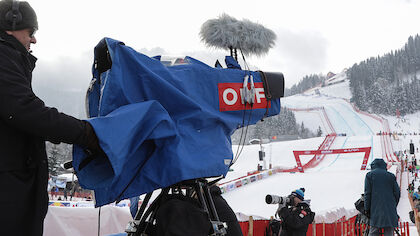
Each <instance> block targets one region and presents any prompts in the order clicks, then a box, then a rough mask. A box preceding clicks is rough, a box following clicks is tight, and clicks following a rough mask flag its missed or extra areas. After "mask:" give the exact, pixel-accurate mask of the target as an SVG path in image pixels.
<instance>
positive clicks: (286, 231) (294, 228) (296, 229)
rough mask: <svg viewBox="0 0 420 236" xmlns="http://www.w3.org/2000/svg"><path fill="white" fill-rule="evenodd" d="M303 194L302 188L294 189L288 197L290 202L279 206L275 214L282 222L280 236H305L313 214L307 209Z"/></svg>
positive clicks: (307, 205)
mask: <svg viewBox="0 0 420 236" xmlns="http://www.w3.org/2000/svg"><path fill="white" fill-rule="evenodd" d="M304 194H305V189H304V188H300V189H296V190H295V191H293V192H292V193H291V194H290V195H289V196H288V198H289V199H290V201H285V202H283V203H281V204H279V210H278V211H277V214H278V215H279V217H280V218H281V220H282V230H281V233H280V235H281V236H287V235H291V236H299V235H302V236H305V235H306V231H308V226H309V224H310V223H312V222H313V220H314V217H315V213H314V212H312V211H311V209H310V208H309V203H308V202H306V201H304Z"/></svg>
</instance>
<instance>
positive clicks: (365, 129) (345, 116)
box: [222, 72, 420, 221]
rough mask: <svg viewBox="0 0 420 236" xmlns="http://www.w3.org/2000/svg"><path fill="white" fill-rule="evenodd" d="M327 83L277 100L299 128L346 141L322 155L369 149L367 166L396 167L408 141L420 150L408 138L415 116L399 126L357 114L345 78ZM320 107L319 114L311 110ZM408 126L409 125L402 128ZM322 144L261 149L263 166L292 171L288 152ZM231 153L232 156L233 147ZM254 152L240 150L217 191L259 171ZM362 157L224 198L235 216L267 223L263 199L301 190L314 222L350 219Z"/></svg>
mask: <svg viewBox="0 0 420 236" xmlns="http://www.w3.org/2000/svg"><path fill="white" fill-rule="evenodd" d="M333 81H340V82H339V83H333ZM330 82H331V83H330V84H332V85H330V86H328V85H327V86H325V87H318V88H314V89H311V90H308V91H306V92H305V93H303V94H299V95H295V96H291V97H286V98H283V99H282V100H281V102H282V106H284V107H286V108H288V109H295V110H296V111H295V116H296V120H297V122H298V123H299V122H303V123H304V124H305V126H306V127H308V128H309V129H313V130H315V129H316V128H317V127H319V126H321V127H322V129H323V131H324V133H329V134H331V133H332V132H335V133H337V134H345V135H346V136H336V137H335V139H334V140H333V142H332V143H331V145H330V146H328V147H325V149H349V148H361V147H371V148H372V151H371V154H370V155H369V159H368V164H369V163H370V162H371V161H372V160H373V159H374V158H383V159H384V160H385V161H386V162H388V163H389V164H393V163H394V164H396V162H397V159H396V157H395V155H394V154H393V153H394V151H400V150H405V149H407V148H408V144H409V142H410V140H412V141H413V142H414V143H415V145H416V146H419V145H420V142H419V141H420V136H419V135H414V131H416V132H417V134H418V133H420V126H419V125H420V113H416V114H414V115H412V116H407V117H406V121H405V122H402V121H401V120H397V119H396V118H393V117H380V116H377V115H371V114H366V113H363V112H358V111H357V110H355V109H354V107H353V106H352V105H351V104H350V103H349V101H348V100H349V98H350V95H351V92H350V89H349V81H348V80H347V79H346V77H345V73H344V72H343V73H340V74H338V75H336V76H335V77H333V78H332V79H331V80H330ZM320 107H322V108H323V110H324V111H322V110H317V109H314V108H320ZM408 122H409V124H410V125H407V123H408ZM328 123H329V124H330V125H328ZM386 124H389V128H388V130H384V129H386V128H387V127H386ZM384 131H388V132H389V131H391V132H392V131H400V132H401V136H398V140H394V139H393V138H389V136H383V135H377V134H379V133H380V132H384ZM410 132H411V135H410ZM325 139H326V137H325V136H323V137H319V138H311V139H301V140H295V141H285V142H271V143H268V144H263V145H262V146H263V148H264V151H265V152H266V157H267V158H266V166H268V165H269V163H271V164H272V166H273V167H277V168H280V169H288V168H294V167H295V166H296V160H295V157H294V155H293V151H295V150H316V149H318V148H319V147H320V146H321V144H322V143H323V141H324V140H325ZM233 150H234V151H236V150H237V148H236V146H234V148H233ZM259 150H260V146H259V145H246V146H245V147H244V149H243V151H242V154H241V156H240V158H239V160H238V161H237V163H235V164H234V165H233V171H232V172H229V173H228V175H227V179H226V180H225V185H222V186H227V185H229V184H230V183H232V182H234V181H232V180H235V179H237V178H239V177H241V176H246V175H247V173H248V172H250V171H255V170H256V168H257V165H258V164H260V165H263V163H262V162H260V161H259V160H258V151H259ZM363 156H364V154H363V153H351V154H331V155H325V156H324V157H322V158H320V159H322V161H320V162H319V163H318V164H317V165H316V166H314V167H312V168H308V169H305V173H298V172H297V173H296V172H295V173H293V172H291V173H288V172H284V173H277V174H275V175H272V176H268V174H267V176H268V177H267V178H266V179H263V180H261V181H257V182H255V183H249V184H247V185H245V186H242V187H240V188H237V189H234V190H231V191H227V192H226V193H225V194H224V197H225V198H226V199H227V201H228V202H229V204H230V205H231V206H232V208H233V209H234V211H235V212H240V213H242V214H241V215H243V214H245V215H254V216H259V217H262V218H269V217H270V216H271V215H273V214H274V213H275V210H276V206H274V205H267V204H265V202H264V197H265V195H266V194H276V195H280V196H285V195H288V194H290V192H291V191H292V190H294V189H297V188H300V187H304V188H305V189H306V197H307V198H309V199H311V205H312V208H313V210H314V211H316V212H317V217H318V218H317V219H318V220H325V218H328V217H330V215H331V214H335V217H338V216H340V217H341V216H343V214H344V215H346V214H348V215H351V214H355V209H354V202H355V201H356V200H357V199H358V198H359V196H360V194H361V193H363V188H364V177H365V174H366V173H367V170H364V171H362V170H361V166H362V162H363ZM312 158H313V155H312V156H310V155H307V156H301V161H302V164H303V165H304V164H305V163H307V162H309V160H310V159H312ZM368 166H369V165H368ZM396 169H397V166H396V165H395V166H393V167H391V169H390V171H392V172H394V173H396ZM407 178H408V177H407V175H403V178H402V180H401V183H402V184H401V189H402V198H401V200H400V204H399V207H398V211H399V215H400V216H401V218H402V219H403V220H405V221H408V211H409V203H408V199H407V194H406V191H405V189H406V187H405V186H406V185H407ZM229 181H232V182H229Z"/></svg>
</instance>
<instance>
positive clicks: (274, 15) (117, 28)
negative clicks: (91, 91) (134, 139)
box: [29, 0, 420, 91]
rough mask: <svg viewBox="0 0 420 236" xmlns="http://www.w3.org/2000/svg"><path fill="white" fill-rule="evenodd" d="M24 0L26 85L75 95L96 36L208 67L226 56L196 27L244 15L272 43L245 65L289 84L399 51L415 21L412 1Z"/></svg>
mask: <svg viewBox="0 0 420 236" xmlns="http://www.w3.org/2000/svg"><path fill="white" fill-rule="evenodd" d="M29 2H30V3H31V5H32V6H33V7H34V9H35V10H36V12H37V14H38V21H39V26H40V29H39V31H38V32H37V34H36V37H37V39H38V43H37V44H36V45H34V46H32V47H31V48H32V49H33V51H34V55H35V56H37V57H38V58H39V61H38V63H37V68H36V70H35V74H34V87H35V88H39V87H44V85H47V84H50V83H51V84H57V83H58V84H64V85H66V86H65V87H66V88H71V87H74V89H80V90H83V91H85V90H86V88H87V85H88V83H89V80H90V71H91V64H92V58H93V48H94V46H95V45H96V44H97V43H98V42H99V40H100V39H102V38H103V37H111V38H114V39H117V40H120V41H123V42H125V43H126V45H128V46H131V47H133V48H135V49H139V50H141V51H143V52H146V54H147V53H150V54H149V56H153V55H154V53H158V51H159V50H160V52H165V53H167V54H170V55H172V54H173V55H189V56H193V57H195V58H196V59H199V60H202V61H204V62H206V63H208V64H210V65H213V63H214V61H215V59H219V60H223V56H224V55H227V53H228V52H227V51H223V50H215V49H209V48H206V47H205V46H204V44H203V43H202V42H200V39H199V35H198V34H199V31H200V27H201V25H202V24H203V23H204V22H205V21H206V20H208V19H212V18H216V17H218V16H219V15H221V14H222V13H226V14H228V15H231V16H232V17H235V18H237V19H239V20H241V19H244V18H246V19H249V20H251V21H253V22H256V23H260V24H262V25H264V26H265V27H267V28H270V29H272V30H274V31H275V32H276V34H277V41H276V46H275V47H274V48H273V49H271V50H270V52H269V53H268V54H267V55H265V56H262V57H249V58H247V61H248V64H250V65H253V66H255V67H257V68H258V69H260V70H263V71H281V72H283V73H284V74H285V79H286V86H287V87H290V86H292V85H293V84H295V83H297V82H298V81H299V80H301V79H302V78H303V76H305V75H308V74H319V73H324V74H326V73H327V72H329V71H332V72H335V73H338V72H341V71H342V70H343V69H344V68H348V67H350V66H352V65H353V64H354V63H358V62H360V61H362V60H365V59H367V58H368V57H371V56H377V55H383V54H385V53H388V52H390V51H391V50H395V49H399V48H401V47H403V46H404V43H405V42H406V41H407V39H408V37H409V36H410V35H415V34H418V33H419V30H418V29H419V27H418V24H419V22H420V14H418V12H420V1H406V0H369V1H366V0H316V1H313V0H300V1H296V0H281V1H275V0H267V1H259V2H256V1H250V0H242V1H222V0H213V1H196V0H179V1H166V0H162V1H136V0H119V1H115V0H112V1H111V0H89V1H85V0H72V1H67V0H54V1H53V0H30V1H29ZM60 80H61V81H60ZM52 81H54V82H52ZM59 87H60V86H59ZM57 89H58V88H57Z"/></svg>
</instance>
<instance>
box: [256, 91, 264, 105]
mask: <svg viewBox="0 0 420 236" xmlns="http://www.w3.org/2000/svg"><path fill="white" fill-rule="evenodd" d="M255 97H256V98H257V103H261V98H265V94H264V88H255Z"/></svg>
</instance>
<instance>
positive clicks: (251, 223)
mask: <svg viewBox="0 0 420 236" xmlns="http://www.w3.org/2000/svg"><path fill="white" fill-rule="evenodd" d="M253 234H254V219H253V218H252V216H250V217H249V226H248V236H252V235H253Z"/></svg>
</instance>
